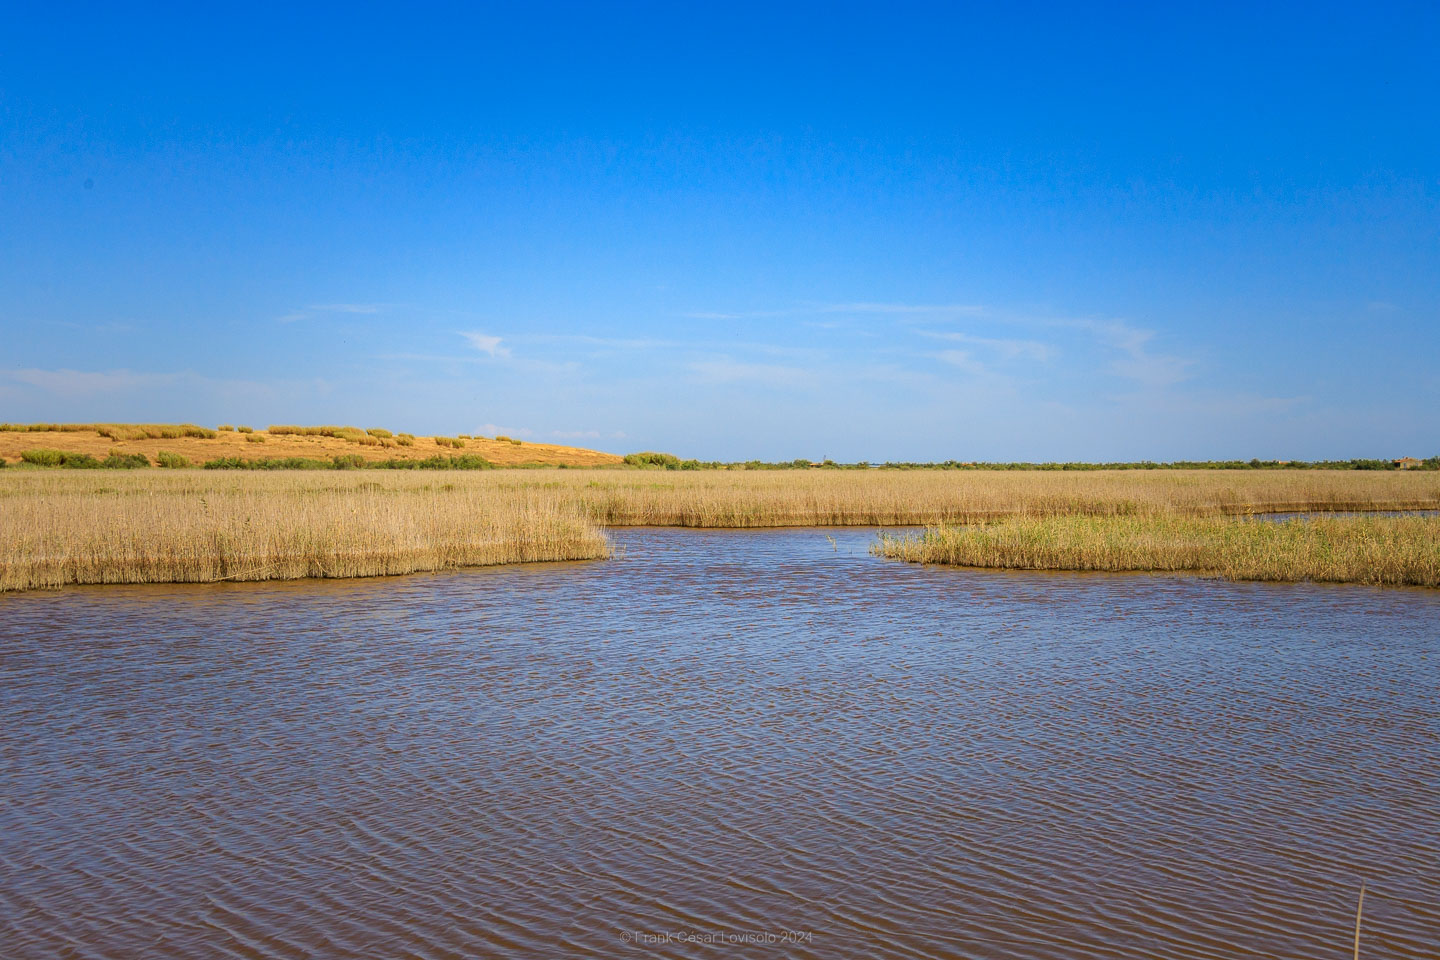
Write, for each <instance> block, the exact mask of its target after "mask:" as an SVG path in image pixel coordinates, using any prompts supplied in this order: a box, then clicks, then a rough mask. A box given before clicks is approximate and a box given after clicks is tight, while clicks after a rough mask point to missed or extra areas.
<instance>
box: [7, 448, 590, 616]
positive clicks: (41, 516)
mask: <svg viewBox="0 0 1440 960" xmlns="http://www.w3.org/2000/svg"><path fill="white" fill-rule="evenodd" d="M15 472H16V473H19V471H15ZM406 479H409V478H406ZM4 481H5V482H4V483H0V488H3V496H0V590H19V589H28V588H33V587H56V586H63V585H65V584H83V583H192V582H201V583H208V582H215V581H220V580H282V579H294V578H299V577H363V576H377V575H384V574H398V573H411V572H416V571H424V570H443V569H447V568H451V567H460V566H480V565H487V564H499V563H517V562H526V561H536V560H580V559H592V558H599V557H604V556H606V555H607V554H608V544H607V541H606V539H605V536H604V535H603V534H602V533H601V532H600V531H599V530H598V529H597V528H596V527H595V526H594V525H593V524H592V523H591V522H590V521H589V520H587V519H586V518H585V517H584V516H583V515H582V514H581V513H580V512H579V510H577V509H576V508H575V507H574V506H573V505H571V504H566V503H564V502H561V501H557V500H556V499H555V498H554V497H551V496H547V495H545V494H543V493H540V492H537V491H518V490H501V489H498V488H495V487H481V486H474V485H470V486H460V485H456V484H452V483H444V482H440V483H435V482H433V478H432V482H430V483H415V482H410V483H399V484H380V483H377V482H375V481H373V480H370V479H369V478H368V475H350V474H341V475H338V476H337V475H336V474H328V475H327V474H290V475H285V476H274V475H269V476H254V475H234V474H215V473H201V472H198V471H197V472H191V471H184V472H177V473H170V472H167V473H166V474H165V475H164V477H163V478H159V477H155V476H153V475H152V476H150V477H146V478H143V479H141V478H133V477H129V476H121V475H116V474H112V473H108V472H106V473H101V474H98V475H93V474H92V475H91V476H88V477H79V476H76V475H65V474H62V473H44V474H38V473H28V474H27V475H23V476H20V477H15V478H13V479H12V477H11V476H10V475H7V476H5V478H4ZM166 481H174V482H166Z"/></svg>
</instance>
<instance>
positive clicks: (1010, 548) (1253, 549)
mask: <svg viewBox="0 0 1440 960" xmlns="http://www.w3.org/2000/svg"><path fill="white" fill-rule="evenodd" d="M874 549H875V552H876V553H878V554H880V555H881V556H886V557H891V558H893V559H897V560H908V561H911V562H915V563H939V564H953V565H957V566H967V567H989V568H997V569H1009V570H1109V571H1176V572H1191V573H1208V574H1218V575H1220V576H1223V577H1227V578H1229V579H1232V580H1276V581H1300V580H1313V581H1317V582H1329V583H1366V584H1387V585H1414V586H1426V587H1436V586H1440V517H1413V516H1412V517H1344V516H1342V517H1318V518H1301V519H1293V520H1285V521H1278V522H1277V521H1266V520H1256V519H1250V518H1234V517H1175V516H1171V517H1165V516H1152V517H1106V518H1097V517H1017V518H1012V519H1007V520H1002V521H997V522H994V523H989V524H977V525H974V526H968V527H940V528H932V529H930V530H927V531H926V532H925V533H923V534H921V535H919V536H886V535H882V536H881V537H880V539H879V540H878V541H877V543H876V544H875V548H874Z"/></svg>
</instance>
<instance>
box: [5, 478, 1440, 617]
mask: <svg viewBox="0 0 1440 960" xmlns="http://www.w3.org/2000/svg"><path fill="white" fill-rule="evenodd" d="M183 459H184V458H183V457H181V456H179V455H176V454H170V455H168V456H167V457H166V458H165V460H166V461H167V465H168V466H170V467H171V469H165V470H127V471H111V470H85V471H74V472H70V471H60V470H40V469H35V470H7V471H4V472H3V473H0V588H3V589H21V588H26V587H36V586H58V585H62V584H67V583H144V582H159V581H202V582H203V581H210V580H219V579H283V578H292V577H314V576H322V577H353V576H366V575H372V574H389V573H403V572H409V571H420V570H436V569H443V568H446V567H451V566H463V565H472V564H490V563H508V562H516V561H522V560H564V559H585V558H593V557H601V556H604V555H605V549H606V548H605V537H604V534H603V533H602V528H603V527H606V526H646V525H653V526H678V527H783V526H900V525H933V526H937V527H938V526H942V525H957V524H983V523H993V522H996V521H1004V523H1003V524H996V525H994V526H992V527H987V528H981V529H985V530H989V531H990V532H989V533H986V534H977V533H973V532H971V533H964V532H962V533H948V532H947V533H940V532H938V531H937V532H936V534H934V536H933V538H932V539H931V540H930V541H928V546H923V544H925V543H927V541H924V540H923V539H922V541H919V542H912V543H911V544H910V545H904V542H903V541H889V542H888V543H889V544H890V546H888V547H887V548H886V549H887V550H889V551H891V552H889V553H887V555H891V556H897V557H901V558H903V559H930V560H933V561H935V562H968V563H972V564H973V565H987V566H1024V565H1030V566H1046V567H1047V568H1049V569H1060V568H1064V569H1163V570H1170V569H1174V570H1180V569H1207V570H1215V571H1220V572H1225V571H1227V570H1229V569H1231V568H1232V566H1233V567H1234V569H1236V570H1241V569H1247V570H1248V569H1256V568H1257V567H1256V565H1257V564H1259V563H1260V562H1261V561H1260V560H1257V559H1255V558H1256V557H1260V558H1262V559H1263V558H1269V559H1268V560H1266V561H1265V562H1268V563H1270V564H1271V565H1272V567H1273V569H1274V571H1275V577H1274V578H1277V579H1345V580H1355V581H1358V582H1376V583H1381V582H1383V583H1392V582H1393V583H1402V582H1403V583H1431V584H1432V585H1433V583H1434V574H1433V572H1432V573H1429V574H1427V573H1425V572H1424V571H1425V570H1432V571H1433V563H1434V559H1433V557H1434V546H1433V544H1434V543H1435V540H1436V536H1435V534H1436V531H1437V527H1436V525H1435V523H1434V521H1433V520H1429V519H1414V518H1395V519H1394V520H1393V522H1392V520H1391V519H1388V518H1379V519H1377V520H1374V521H1373V522H1372V521H1371V520H1370V519H1369V518H1356V519H1352V518H1334V520H1333V522H1331V521H1327V522H1325V523H1318V522H1317V523H1313V524H1312V525H1311V526H1308V527H1300V526H1289V525H1286V526H1284V527H1283V529H1282V528H1280V527H1279V526H1278V525H1274V524H1270V525H1267V526H1266V527H1264V528H1263V529H1262V528H1261V527H1260V526H1259V525H1250V526H1248V527H1247V526H1237V525H1235V523H1234V521H1233V520H1227V519H1226V518H1235V517H1243V516H1248V515H1256V514H1265V513H1275V512H1316V513H1324V512H1331V511H1355V510H1360V511H1367V510H1368V511H1384V510H1426V509H1440V474H1435V473H1429V472H1412V471H1391V472H1366V471H1289V472H1286V471H1215V470H1205V471H1145V472H1140V471H1115V472H1085V473H1070V472H1054V473H1047V472H993V473H979V472H973V471H817V470H807V471H799V470H796V471H719V472H705V471H699V472H686V471H675V472H672V471H664V472H654V471H640V470H636V471H615V470H526V471H500V470H480V471H470V470H466V471H461V470H455V469H451V467H453V466H456V465H457V464H451V463H448V462H446V461H445V459H442V458H435V462H433V464H432V463H431V462H429V461H396V465H397V466H401V465H403V466H412V465H413V466H415V467H417V468H419V467H425V466H433V467H434V468H436V469H429V470H426V469H407V470H398V469H397V470H386V471H383V472H382V471H369V470H367V471H364V472H360V471H336V470H327V471H323V472H322V471H287V470H284V469H282V468H279V467H277V469H273V470H255V469H253V463H254V462H253V461H243V460H237V461H236V462H235V466H237V467H245V468H247V469H239V470H223V469H211V470H204V471H201V470H186V469H178V468H180V467H183ZM454 459H457V460H458V459H459V458H454ZM101 465H103V461H102V462H101ZM1221 521H1225V522H1221ZM1237 531H1238V532H1237ZM1302 531H1309V532H1308V533H1306V534H1305V535H1304V536H1302V535H1301V532H1302ZM1007 537H1008V538H1009V539H1006V538H1007ZM967 538H968V539H967ZM986 538H988V539H986ZM1426 538H1428V542H1429V544H1430V547H1429V551H1430V552H1429V553H1426V552H1425V549H1426V548H1425V544H1426ZM952 543H954V544H958V545H959V546H955V547H953V549H954V551H955V552H954V553H952V554H945V553H943V552H942V550H944V549H952V548H951V547H948V546H945V545H947V544H952ZM1247 545H1248V546H1247ZM922 549H923V550H932V551H935V552H934V553H933V555H929V556H927V555H924V554H922V553H921V552H920V551H922ZM1027 550H1028V551H1030V552H1028V553H1027V552H1026V551H1027ZM1246 550H1249V551H1250V552H1249V553H1246V552H1245V551H1246ZM1046 551H1048V552H1046ZM1266 551H1269V552H1268V553H1267V552H1266ZM947 557H954V558H955V559H946V558H947ZM1207 557H1208V558H1209V559H1206V558H1207ZM1427 557H1429V558H1430V559H1429V560H1427V559H1426V558H1427ZM966 558H968V559H966ZM1246 558H1249V559H1246ZM1222 559H1223V562H1222ZM1022 561H1023V562H1022ZM1426 563H1430V564H1432V566H1430V567H1427V566H1425V564H1426ZM1103 564H1110V566H1104V565H1103ZM1121 564H1129V566H1122V565H1121ZM1245 564H1250V566H1248V567H1247V566H1245ZM1387 571H1388V572H1387ZM1416 571H1419V572H1416ZM1237 575H1238V574H1237ZM1426 577H1429V578H1430V579H1426Z"/></svg>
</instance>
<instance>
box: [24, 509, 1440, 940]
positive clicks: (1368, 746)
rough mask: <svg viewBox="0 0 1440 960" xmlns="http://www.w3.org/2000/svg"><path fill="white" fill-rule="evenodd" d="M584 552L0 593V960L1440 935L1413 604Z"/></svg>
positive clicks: (1432, 720) (1273, 588) (730, 536)
mask: <svg viewBox="0 0 1440 960" xmlns="http://www.w3.org/2000/svg"><path fill="white" fill-rule="evenodd" d="M612 536H613V538H614V539H615V541H616V542H617V545H618V546H620V547H621V548H622V550H621V559H618V560H615V561H612V562H608V563H593V564H554V565H538V566H527V567H512V568H505V569H491V570H473V571H461V572H454V573H445V574H435V575H417V576H411V577H402V578H390V579H377V580H363V581H347V582H316V581H309V582H297V583H259V584H225V585H215V586H204V587H197V586H180V587H176V586H171V587H151V588H140V587H116V588H81V589H69V590H65V591H61V592H56V593H50V594H43V593H35V594H24V595H16V596H10V597H6V598H0V614H3V616H0V757H3V761H4V762H3V765H0V938H3V943H4V951H3V952H4V954H5V956H7V957H23V958H29V957H50V956H146V957H198V956H248V957H296V956H316V957H375V956H402V955H403V956H415V957H423V958H458V957H517V958H519V957H526V958H529V957H561V956H579V957H627V956H630V957H647V958H648V957H681V956H685V957H688V956H695V955H701V954H714V955H717V956H718V955H725V956H744V957H777V956H813V957H841V958H845V957H857V958H858V957H901V956H905V957H914V956H919V957H1017V958H1018V957H1027V958H1082V957H1083V958H1091V957H1096V956H1141V955H1144V956H1164V957H1173V958H1201V957H1204V958H1219V957H1238V956H1261V955H1263V956H1274V957H1296V958H1299V957H1305V958H1313V957H1320V956H1341V955H1346V956H1348V943H1349V938H1350V936H1351V935H1352V924H1353V922H1354V902H1355V895H1356V892H1357V889H1358V887H1359V882H1360V880H1361V878H1365V879H1366V880H1368V882H1369V884H1370V887H1369V893H1368V895H1367V899H1366V913H1365V939H1364V941H1363V946H1362V956H1365V957H1381V956H1383V957H1400V958H1420V957H1426V958H1429V957H1433V956H1435V955H1436V943H1437V941H1440V870H1437V864H1440V818H1437V817H1436V815H1435V811H1436V809H1437V808H1440V682H1437V681H1440V662H1437V659H1440V592H1437V591H1420V590H1383V589H1370V588H1362V587H1335V586H1314V585H1269V584H1237V583H1226V582H1221V581H1215V580H1204V579H1197V578H1172V577H1149V576H1136V575H1126V576H1107V575H1093V574H1092V575H1067V574H1039V573H997V572H979V571H967V570H947V569H937V568H931V567H923V566H918V565H911V564H900V563H891V562H887V561H884V560H879V559H876V558H873V557H871V556H869V555H868V552H867V551H868V547H869V544H870V542H871V539H872V537H873V532H872V531H868V530H854V529H851V530H779V531H774V530H770V531H695V530H654V529H643V530H622V531H616V532H614V533H612ZM686 936H690V937H691V938H692V939H691V940H689V941H687V940H686V939H685V937H686ZM726 938H738V940H739V942H738V943H733V942H732V943H730V944H725V945H723V946H714V944H716V943H720V944H723V943H724V941H725V939H726ZM707 940H708V941H710V942H711V944H712V946H709V947H707V946H705V945H704V943H703V941H707Z"/></svg>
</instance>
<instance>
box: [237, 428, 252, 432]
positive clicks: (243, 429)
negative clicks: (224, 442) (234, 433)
mask: <svg viewBox="0 0 1440 960" xmlns="http://www.w3.org/2000/svg"><path fill="white" fill-rule="evenodd" d="M236 429H237V430H239V431H240V432H241V433H254V432H255V428H254V427H236Z"/></svg>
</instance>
